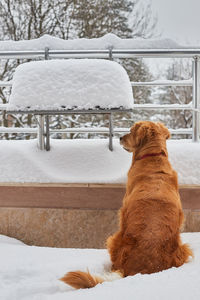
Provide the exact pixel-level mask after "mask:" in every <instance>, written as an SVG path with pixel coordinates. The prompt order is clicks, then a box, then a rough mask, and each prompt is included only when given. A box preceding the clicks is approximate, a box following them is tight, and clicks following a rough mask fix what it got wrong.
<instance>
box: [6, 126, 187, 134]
mask: <svg viewBox="0 0 200 300" xmlns="http://www.w3.org/2000/svg"><path fill="white" fill-rule="evenodd" d="M37 130H38V129H37V128H26V127H23V128H20V127H0V133H37ZM169 130H170V132H171V133H172V134H192V129H190V128H186V129H185V128H181V129H169ZM113 132H114V133H129V132H130V129H129V128H114V129H113ZM50 133H51V134H53V133H102V134H103V133H105V134H109V128H107V127H93V128H87V127H77V128H65V129H50Z"/></svg>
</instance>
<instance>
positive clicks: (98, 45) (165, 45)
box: [0, 33, 192, 51]
mask: <svg viewBox="0 0 200 300" xmlns="http://www.w3.org/2000/svg"><path fill="white" fill-rule="evenodd" d="M45 47H48V48H49V49H51V50H58V49H59V50H86V49H87V50H94V49H100V50H104V49H109V48H113V49H183V48H188V47H185V46H182V45H179V44H177V43H176V42H175V41H173V40H171V39H143V38H128V39H121V38H119V37H118V36H116V35H115V34H112V33H108V34H106V35H104V36H102V37H100V38H93V39H87V38H81V39H74V40H63V39H60V38H57V37H53V36H50V35H47V34H45V35H43V36H41V37H40V38H38V39H32V40H22V41H10V40H7V41H0V51H12V50H15V51H16V50H21V51H25V50H44V49H45ZM191 48H192V47H191Z"/></svg>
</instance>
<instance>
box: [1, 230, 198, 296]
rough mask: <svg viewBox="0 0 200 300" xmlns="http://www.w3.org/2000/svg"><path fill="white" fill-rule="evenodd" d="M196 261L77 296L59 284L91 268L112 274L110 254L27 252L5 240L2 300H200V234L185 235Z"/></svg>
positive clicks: (30, 249)
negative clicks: (68, 274)
mask: <svg viewBox="0 0 200 300" xmlns="http://www.w3.org/2000/svg"><path fill="white" fill-rule="evenodd" d="M182 238H183V241H184V242H187V243H189V244H190V245H191V248H192V249H193V250H194V255H195V258H194V259H193V260H191V261H190V262H189V263H187V264H184V265H183V266H181V267H180V268H172V269H169V270H165V271H163V272H159V273H154V274H151V275H141V274H137V275H135V276H129V277H126V278H123V279H119V280H116V281H113V282H104V283H103V284H99V285H97V286H96V287H94V288H92V289H86V290H73V289H72V288H71V287H68V286H67V285H65V284H64V283H62V282H60V281H59V280H58V279H59V278H60V277H62V276H63V275H64V274H65V273H66V272H68V271H72V270H83V271H86V270H87V268H88V269H89V270H90V271H91V273H99V274H101V273H102V272H103V271H109V269H110V260H109V255H108V253H107V251H106V250H95V249H56V248H45V247H43V248H42V247H34V246H27V245H24V244H22V243H19V242H18V241H15V240H13V239H11V240H9V238H7V237H4V236H0V250H1V255H0V270H1V271H0V299H2V300H51V299H55V300H62V299H63V300H66V299H70V300H76V299H77V300H78V299H81V300H90V299H91V300H94V299H95V300H102V299H103V300H110V299H114V300H122V299H123V300H130V299H134V300H161V299H162V300H169V299H170V300H188V299H190V300H198V299H200V288H199V286H200V233H184V234H182Z"/></svg>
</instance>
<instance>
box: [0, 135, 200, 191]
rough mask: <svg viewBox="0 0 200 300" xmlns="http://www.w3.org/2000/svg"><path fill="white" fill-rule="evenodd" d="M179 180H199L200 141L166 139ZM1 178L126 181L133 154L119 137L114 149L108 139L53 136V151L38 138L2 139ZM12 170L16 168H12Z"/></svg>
mask: <svg viewBox="0 0 200 300" xmlns="http://www.w3.org/2000/svg"><path fill="white" fill-rule="evenodd" d="M167 148H168V152H169V160H170V162H171V163H172V166H173V168H174V169H175V170H176V171H177V172H178V178H179V184H197V185H198V184H200V157H199V153H200V143H193V142H191V141H189V140H178V141H173V140H170V141H168V142H167ZM0 157H1V161H2V164H1V172H0V182H38V183H43V182H44V183H47V182H60V183H122V184H123V183H125V182H126V178H127V172H128V169H129V167H130V165H131V159H132V155H131V154H130V153H128V152H126V151H125V150H124V149H123V148H122V147H121V146H120V145H119V142H118V140H117V139H114V151H113V152H111V151H109V149H108V140H105V139H91V140H87V139H75V140H53V139H52V140H51V151H49V152H46V151H41V150H39V149H38V148H37V141H36V140H30V141H23V140H19V141H14V140H12V141H6V140H1V141H0ZM13 170H15V171H14V172H13Z"/></svg>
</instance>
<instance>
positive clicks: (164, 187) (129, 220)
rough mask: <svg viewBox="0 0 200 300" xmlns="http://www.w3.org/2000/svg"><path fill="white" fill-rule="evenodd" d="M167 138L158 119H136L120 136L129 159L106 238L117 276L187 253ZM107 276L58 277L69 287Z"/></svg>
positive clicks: (165, 264)
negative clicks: (116, 223) (113, 227)
mask: <svg viewBox="0 0 200 300" xmlns="http://www.w3.org/2000/svg"><path fill="white" fill-rule="evenodd" d="M169 137H170V133H169V131H168V129H167V128H166V127H165V126H164V125H163V124H161V123H153V122H148V121H141V122H137V123H135V125H134V126H133V127H132V128H131V130H130V133H129V134H126V135H125V136H123V137H122V138H120V144H121V145H122V146H123V147H124V149H125V150H127V151H129V152H132V153H133V159H132V164H131V167H130V170H129V172H128V181H127V185H126V194H125V196H124V199H123V206H122V208H121V209H120V229H119V231H118V232H116V233H115V234H114V235H113V236H110V237H109V238H108V240H107V248H108V251H109V253H110V258H111V262H112V272H115V274H116V277H118V278H119V277H120V276H121V277H125V276H130V275H135V274H137V273H141V274H151V273H155V272H159V271H162V270H166V269H169V268H171V267H180V266H181V265H182V264H184V263H186V262H188V260H189V257H190V256H193V253H192V250H191V249H190V248H189V246H188V245H187V244H182V242H181V238H180V227H181V224H182V222H183V212H182V206H181V201H180V196H179V192H178V179H177V173H176V172H175V171H174V170H173V168H172V166H171V164H170V162H169V160H168V153H167V148H166V139H168V138H169ZM108 277H109V276H107V277H106V276H105V277H104V276H100V277H99V276H95V275H91V274H90V273H89V272H81V271H76V272H69V273H67V274H66V275H65V276H64V277H63V278H61V280H62V281H64V282H65V283H67V284H69V285H71V286H72V287H74V288H90V287H93V286H95V285H97V284H98V283H102V282H103V281H105V280H112V279H110V278H108ZM111 277H112V276H111ZM115 279H116V278H115Z"/></svg>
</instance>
